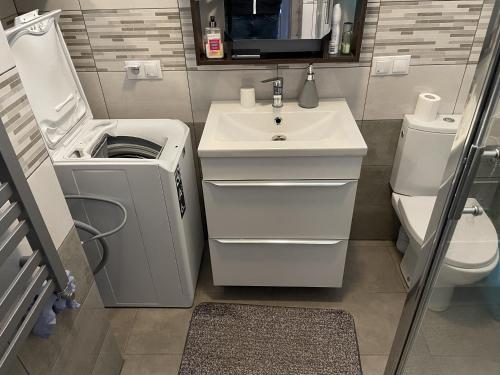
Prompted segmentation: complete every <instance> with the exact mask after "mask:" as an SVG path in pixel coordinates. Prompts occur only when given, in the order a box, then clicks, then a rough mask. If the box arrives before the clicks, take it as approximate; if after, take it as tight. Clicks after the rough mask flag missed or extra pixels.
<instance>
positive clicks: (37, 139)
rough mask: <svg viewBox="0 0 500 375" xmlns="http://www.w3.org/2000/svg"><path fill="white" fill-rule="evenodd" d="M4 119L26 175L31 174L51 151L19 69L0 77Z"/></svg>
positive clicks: (0, 109)
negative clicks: (41, 130)
mask: <svg viewBox="0 0 500 375" xmlns="http://www.w3.org/2000/svg"><path fill="white" fill-rule="evenodd" d="M0 119H1V120H2V122H3V125H4V126H5V127H6V129H7V134H8V135H9V138H10V141H11V142H12V145H13V146H14V150H15V152H16V155H17V158H18V160H19V163H20V164H21V167H22V168H23V171H24V174H25V175H26V177H29V176H30V175H31V174H32V173H33V172H34V171H35V170H36V169H37V168H38V166H39V165H40V164H41V163H42V162H43V161H44V160H45V159H46V158H47V157H48V153H47V149H46V148H45V144H44V142H43V139H42V133H40V129H39V127H38V124H37V122H36V120H35V117H34V115H33V112H32V111H31V106H30V104H29V102H28V98H27V97H26V93H25V91H24V88H23V85H22V83H21V79H20V77H19V74H18V73H17V70H16V69H15V68H13V69H11V70H9V71H7V72H6V73H4V74H2V75H1V76H0Z"/></svg>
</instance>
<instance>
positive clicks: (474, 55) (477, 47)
mask: <svg viewBox="0 0 500 375" xmlns="http://www.w3.org/2000/svg"><path fill="white" fill-rule="evenodd" d="M494 5H495V1H494V0H484V4H483V9H482V10H481V16H480V17H479V22H478V24H477V31H476V35H475V36H474V42H473V43H472V49H471V51H470V56H469V62H470V63H477V62H478V61H479V55H480V54H481V49H482V48H483V42H484V37H485V36H486V29H487V28H488V24H489V23H490V18H491V14H492V13H493V6H494Z"/></svg>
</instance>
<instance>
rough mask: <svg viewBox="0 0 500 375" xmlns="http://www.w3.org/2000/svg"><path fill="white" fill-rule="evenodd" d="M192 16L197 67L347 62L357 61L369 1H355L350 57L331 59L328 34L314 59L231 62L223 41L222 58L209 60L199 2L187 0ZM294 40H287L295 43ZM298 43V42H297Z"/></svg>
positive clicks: (270, 59)
mask: <svg viewBox="0 0 500 375" xmlns="http://www.w3.org/2000/svg"><path fill="white" fill-rule="evenodd" d="M190 2H191V17H192V20H193V35H194V46H195V54H196V63H197V65H257V64H266V65H269V64H297V63H334V62H341V63H349V62H358V61H359V57H360V54H361V41H362V39H363V30H364V25H365V16H366V7H367V4H368V0H357V3H356V11H355V15H354V27H353V38H352V48H351V54H350V55H338V56H330V55H329V54H328V44H329V41H330V33H328V34H327V35H326V36H324V37H323V38H322V39H321V52H320V53H318V56H315V57H289V56H283V57H279V56H277V57H276V58H274V57H273V58H252V59H233V58H232V57H231V55H230V54H228V53H227V51H231V50H232V41H226V40H224V57H223V58H221V59H208V58H207V57H206V56H205V50H204V46H203V27H202V24H201V19H200V0H190ZM294 41H295V40H287V42H289V43H290V42H294ZM297 41H298V42H300V39H298V40H297Z"/></svg>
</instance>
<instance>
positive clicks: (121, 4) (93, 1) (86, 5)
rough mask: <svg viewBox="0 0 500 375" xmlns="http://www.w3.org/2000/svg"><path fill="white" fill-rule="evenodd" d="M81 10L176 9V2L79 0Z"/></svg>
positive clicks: (161, 0)
mask: <svg viewBox="0 0 500 375" xmlns="http://www.w3.org/2000/svg"><path fill="white" fill-rule="evenodd" d="M80 4H81V5H82V9H131V8H143V9H145V8H177V7H178V4H177V0H80Z"/></svg>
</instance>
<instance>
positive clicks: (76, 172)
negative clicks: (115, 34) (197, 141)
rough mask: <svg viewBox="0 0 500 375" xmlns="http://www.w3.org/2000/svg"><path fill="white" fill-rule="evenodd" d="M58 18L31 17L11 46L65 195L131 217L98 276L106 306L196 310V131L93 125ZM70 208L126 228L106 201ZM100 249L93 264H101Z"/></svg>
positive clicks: (92, 255) (143, 123) (173, 124)
mask: <svg viewBox="0 0 500 375" xmlns="http://www.w3.org/2000/svg"><path fill="white" fill-rule="evenodd" d="M59 15H60V11H53V12H50V13H47V14H45V15H42V16H32V17H31V18H33V19H31V20H29V21H27V22H25V23H24V24H22V25H19V26H16V27H14V28H12V29H10V30H8V31H7V38H8V40H9V44H10V46H11V49H12V52H13V54H14V58H15V61H16V65H17V69H18V71H19V75H20V77H21V80H22V82H23V85H24V87H25V90H26V94H27V97H28V99H29V101H30V103H31V106H32V109H33V113H34V115H35V118H36V120H37V121H38V124H39V126H40V129H41V131H42V135H43V137H44V139H45V142H46V145H47V146H48V148H49V153H50V156H51V158H52V161H53V163H54V166H55V169H56V172H57V175H58V177H59V181H60V183H61V185H62V189H63V191H64V193H65V194H76V195H93V196H100V197H105V198H110V199H114V200H116V201H118V202H120V203H122V204H123V205H124V206H125V207H126V209H127V212H128V220H127V223H126V226H125V227H124V228H123V229H122V230H121V231H120V232H119V233H117V234H115V235H113V236H111V237H109V238H107V241H108V243H109V245H110V254H109V260H108V262H107V265H106V267H105V269H103V270H102V271H101V272H99V273H98V274H97V275H96V280H97V285H98V288H99V291H100V294H101V296H102V298H103V301H104V304H105V305H106V306H155V307H188V306H191V305H192V303H193V299H194V292H195V287H196V282H197V278H198V270H199V266H200V260H201V255H202V251H203V245H204V240H203V229H202V224H201V215H200V207H199V200H198V194H197V185H196V176H195V171H194V161H193V154H192V148H191V139H190V134H189V128H188V127H187V126H186V125H185V124H183V123H182V122H180V121H178V120H165V119H163V120H162V119H159V120H94V119H93V116H92V112H91V110H90V108H89V105H88V102H87V99H86V97H85V94H84V92H83V90H82V87H81V84H80V82H79V80H78V77H77V74H76V71H75V69H74V66H73V63H72V61H71V58H70V56H69V53H68V50H67V48H66V45H65V43H64V39H63V37H62V34H61V32H60V29H59V27H58V23H57V22H58V19H59ZM25 18H26V17H25ZM165 100H168V98H165ZM34 136H36V135H34ZM70 209H71V211H72V214H73V215H74V218H77V219H79V220H82V221H85V222H87V223H89V224H91V225H92V226H94V227H96V228H99V229H100V230H103V231H104V230H109V229H112V228H113V227H116V226H117V225H118V224H119V223H120V222H121V219H122V215H121V212H120V211H119V210H118V209H117V208H116V207H114V206H111V205H106V204H105V203H102V202H92V201H88V202H87V201H80V200H78V201H74V202H73V201H72V202H71V204H70ZM93 246H94V249H92V248H88V249H87V250H88V251H87V254H88V258H89V261H90V263H91V265H92V264H95V262H96V261H97V260H96V258H100V254H99V250H98V248H97V245H96V244H93Z"/></svg>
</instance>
